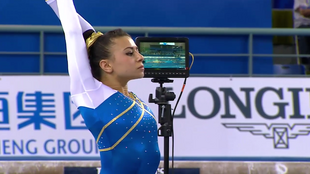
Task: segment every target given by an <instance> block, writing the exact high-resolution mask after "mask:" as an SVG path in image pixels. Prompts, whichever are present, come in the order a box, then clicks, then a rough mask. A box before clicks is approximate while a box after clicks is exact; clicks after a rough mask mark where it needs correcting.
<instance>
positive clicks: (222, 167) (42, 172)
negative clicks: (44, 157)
mask: <svg viewBox="0 0 310 174" xmlns="http://www.w3.org/2000/svg"><path fill="white" fill-rule="evenodd" d="M99 165H100V163H99V162H98V161H44V162H40V161H25V162H22V161H21V162H16V161H15V162H10V161H8V162H5V161H0V174H64V167H73V166H76V167H95V168H97V167H98V166H99ZM162 165H163V162H161V164H160V167H162ZM175 168H199V169H200V172H199V174H310V163H301V162H300V163H291V162H283V163H279V162H277V163H275V162H206V161H175ZM85 174H86V173H85ZM175 174H177V173H175Z"/></svg>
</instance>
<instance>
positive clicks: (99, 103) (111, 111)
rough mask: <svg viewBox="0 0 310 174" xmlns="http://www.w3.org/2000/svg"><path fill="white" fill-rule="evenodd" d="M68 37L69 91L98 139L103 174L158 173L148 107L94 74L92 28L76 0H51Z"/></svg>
mask: <svg viewBox="0 0 310 174" xmlns="http://www.w3.org/2000/svg"><path fill="white" fill-rule="evenodd" d="M47 3H48V4H49V5H50V6H51V7H52V9H53V10H54V12H55V13H56V14H57V16H58V17H59V19H60V21H61V24H62V27H63V30H64V33H65V39H66V48H67V58H68V70H69V76H70V84H71V85H70V92H71V99H72V101H73V103H74V104H75V105H76V106H77V107H78V109H79V110H80V112H81V115H82V116H83V119H84V121H85V124H86V126H87V128H88V129H89V130H90V132H91V133H92V135H93V136H94V138H95V139H96V142H97V145H98V148H99V151H100V158H101V173H100V174H155V172H156V170H157V168H158V165H159V161H160V152H159V148H158V142H157V124H156V120H155V118H154V115H153V113H152V111H151V110H150V108H149V107H148V106H147V105H146V104H145V103H144V102H142V101H141V100H140V99H139V98H138V97H137V96H135V95H134V94H133V93H131V94H132V95H133V97H132V98H130V97H127V96H125V95H123V94H122V93H120V92H118V91H116V90H114V89H112V88H110V87H108V86H106V85H104V84H102V83H101V82H99V81H97V80H96V79H94V78H93V76H92V74H91V69H90V66H89V62H88V56H87V49H86V45H85V41H84V38H83V35H82V33H83V32H84V31H86V30H89V29H93V28H92V27H91V25H89V24H88V23H87V22H86V21H85V20H84V19H83V18H82V17H81V16H79V15H78V14H77V13H76V10H75V7H74V4H73V2H72V0H60V1H58V2H57V1H56V0H48V1H47Z"/></svg>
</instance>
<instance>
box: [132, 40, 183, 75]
mask: <svg viewBox="0 0 310 174" xmlns="http://www.w3.org/2000/svg"><path fill="white" fill-rule="evenodd" d="M136 45H137V47H138V48H139V51H140V54H142V55H143V56H144V77H145V78H187V77H189V43H188V39H187V38H180V37H165V38H162V37H137V38H136Z"/></svg>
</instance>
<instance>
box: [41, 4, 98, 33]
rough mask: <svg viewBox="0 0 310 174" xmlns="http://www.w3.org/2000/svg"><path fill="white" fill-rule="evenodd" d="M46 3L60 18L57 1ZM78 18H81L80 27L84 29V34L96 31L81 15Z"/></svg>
mask: <svg viewBox="0 0 310 174" xmlns="http://www.w3.org/2000/svg"><path fill="white" fill-rule="evenodd" d="M46 3H47V4H48V5H49V6H50V7H51V8H52V9H53V11H54V12H55V14H56V15H57V16H58V18H59V11H58V6H57V0H46ZM77 16H78V18H79V22H80V25H81V27H82V31H83V32H85V31H87V30H90V29H92V30H94V31H95V29H94V28H93V27H92V26H91V25H90V24H89V23H88V22H87V21H86V20H85V19H84V18H83V17H82V16H81V15H79V14H78V13H77Z"/></svg>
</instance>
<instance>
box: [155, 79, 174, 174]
mask: <svg viewBox="0 0 310 174" xmlns="http://www.w3.org/2000/svg"><path fill="white" fill-rule="evenodd" d="M152 82H153V83H159V84H160V87H157V88H156V94H155V95H156V96H155V99H153V94H150V95H149V102H150V103H155V104H157V105H158V122H159V123H160V125H161V127H160V128H159V129H158V136H163V137H164V172H165V174H169V137H170V136H171V133H172V116H171V105H170V104H169V101H173V100H174V99H175V94H174V93H173V92H167V90H166V88H165V87H163V84H164V83H172V82H173V80H170V79H168V78H154V79H152Z"/></svg>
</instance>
